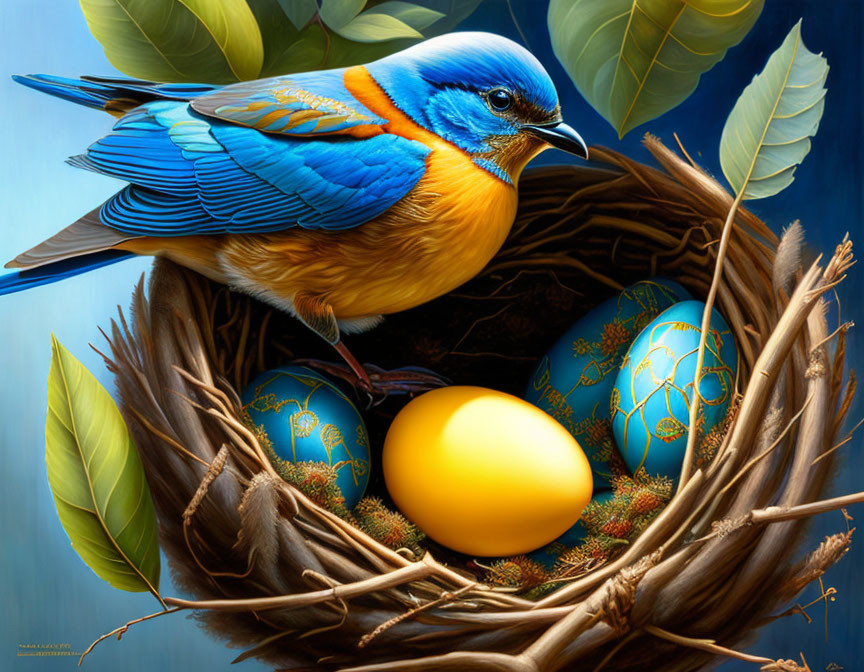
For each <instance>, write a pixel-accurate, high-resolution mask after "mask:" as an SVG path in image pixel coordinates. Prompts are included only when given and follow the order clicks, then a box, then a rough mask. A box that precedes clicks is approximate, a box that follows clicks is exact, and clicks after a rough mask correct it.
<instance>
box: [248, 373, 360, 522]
mask: <svg viewBox="0 0 864 672" xmlns="http://www.w3.org/2000/svg"><path fill="white" fill-rule="evenodd" d="M242 402H243V409H244V410H245V411H246V413H248V414H249V417H250V419H251V420H252V422H253V423H255V424H256V425H261V426H262V427H263V428H264V431H265V432H266V433H267V438H268V439H269V440H270V443H271V444H272V447H273V452H274V453H275V456H276V459H278V460H285V461H290V462H325V463H327V464H329V465H331V466H336V467H337V470H338V471H337V474H338V476H337V479H336V484H337V485H338V486H339V488H340V490H341V491H342V496H343V497H345V506H347V507H348V508H352V507H353V506H354V505H355V504H356V503H357V502H358V501H360V499H361V498H362V497H363V493H364V491H365V490H366V485H367V483H368V481H369V435H368V433H367V432H366V425H365V423H364V422H363V418H362V417H361V416H360V413H359V412H358V411H357V408H356V407H355V406H354V404H352V403H351V400H350V399H348V397H347V396H345V394H344V393H343V392H342V391H341V390H340V389H339V388H338V387H336V386H335V385H334V384H333V383H332V382H330V381H329V380H327V378H325V377H324V376H322V375H320V374H318V373H316V372H315V371H312V370H311V369H307V368H306V367H302V366H282V367H279V368H277V369H273V370H271V371H267V372H265V373H262V374H261V375H260V376H258V377H257V378H255V380H253V381H252V382H251V383H250V384H249V385H248V386H247V387H246V389H245V390H244V391H243V394H242Z"/></svg>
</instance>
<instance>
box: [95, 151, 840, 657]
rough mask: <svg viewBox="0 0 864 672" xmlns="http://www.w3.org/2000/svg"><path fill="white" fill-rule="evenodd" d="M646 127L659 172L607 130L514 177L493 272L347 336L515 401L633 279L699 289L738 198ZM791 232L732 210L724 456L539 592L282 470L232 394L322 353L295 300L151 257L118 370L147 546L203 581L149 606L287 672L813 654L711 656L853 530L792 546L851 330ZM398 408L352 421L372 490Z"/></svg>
mask: <svg viewBox="0 0 864 672" xmlns="http://www.w3.org/2000/svg"><path fill="white" fill-rule="evenodd" d="M646 145H647V146H648V148H649V149H650V150H651V152H652V153H653V154H654V156H655V158H656V159H657V160H658V162H659V163H660V164H661V166H662V168H663V170H658V169H655V168H652V167H648V166H645V165H642V164H639V163H636V162H634V161H631V160H629V159H627V158H625V157H623V156H621V155H620V154H617V153H615V152H612V151H610V150H606V149H600V148H598V149H594V150H592V158H593V159H595V160H596V161H597V162H599V163H603V164H607V166H608V167H607V168H605V169H602V170H601V169H592V168H584V167H558V168H540V169H536V170H533V171H528V172H527V173H526V174H525V175H524V176H523V179H522V183H521V185H520V202H521V205H520V209H519V214H518V217H517V220H516V224H515V226H514V229H513V231H512V234H511V235H510V237H509V239H508V240H507V242H506V243H505V245H504V247H503V249H502V250H501V251H500V252H499V254H498V255H497V256H496V257H495V259H494V260H493V261H492V262H491V263H490V265H489V266H488V268H487V269H486V270H485V271H484V272H483V273H482V274H481V275H480V276H479V277H477V278H475V279H474V280H472V281H471V282H469V283H468V284H466V285H465V286H463V287H460V288H459V289H457V290H456V291H454V292H453V293H451V294H450V295H447V296H444V297H442V298H440V299H437V300H435V301H433V302H431V303H429V304H427V305H424V306H421V307H419V308H416V309H414V310H411V311H408V312H405V313H402V314H400V315H395V316H392V317H390V318H388V319H387V321H386V322H385V323H384V324H383V325H382V326H380V327H379V328H377V329H376V330H374V331H372V332H369V333H368V334H364V335H357V336H352V337H351V338H350V344H351V347H352V349H353V350H354V351H355V354H356V355H358V356H359V358H360V359H361V361H367V362H371V363H374V364H375V365H378V366H381V367H384V368H392V367H398V366H404V365H416V366H423V367H426V368H429V369H433V370H435V371H436V372H438V373H440V374H443V375H445V376H447V377H449V378H450V379H451V380H453V381H454V382H455V383H458V384H475V385H483V386H486V387H492V388H496V389H500V390H505V391H509V392H513V393H515V394H520V393H521V392H522V390H523V389H524V385H525V383H526V381H527V380H528V378H529V376H530V373H531V371H532V369H533V367H534V366H535V364H536V361H537V358H538V357H539V356H541V355H542V354H543V353H544V352H545V351H546V350H547V349H548V348H549V346H550V345H551V344H552V343H553V342H554V341H555V340H556V339H557V336H558V335H559V334H560V333H562V332H563V331H564V330H565V329H566V328H567V327H569V326H570V325H571V324H572V322H573V321H574V319H575V318H576V317H577V316H578V315H580V314H581V313H582V312H584V311H585V310H587V309H589V308H591V307H592V306H594V305H597V304H598V303H599V302H600V301H601V300H603V299H605V298H606V297H608V296H611V295H613V294H615V293H617V292H618V291H620V290H621V289H622V288H623V287H625V286H627V285H628V284H631V283H632V282H635V281H637V280H641V279H645V278H648V277H651V276H654V275H660V276H664V277H668V278H672V279H674V280H676V281H677V282H679V283H681V284H682V285H684V286H685V287H686V288H687V289H688V290H690V292H691V293H692V294H693V296H695V297H700V298H704V297H705V296H706V295H707V293H708V291H709V287H710V285H711V277H712V273H713V268H714V260H715V255H716V252H715V250H716V248H717V246H716V242H717V240H718V238H719V237H720V234H721V231H722V229H723V222H724V219H725V218H726V215H727V213H728V211H729V208H730V205H731V203H732V198H731V197H730V196H729V194H727V193H726V192H725V191H724V190H723V189H722V188H721V187H720V186H719V185H718V184H717V183H716V182H715V181H714V180H713V179H711V178H710V177H708V176H706V175H705V174H704V173H703V172H701V171H700V170H699V169H698V168H696V167H694V166H693V165H691V164H690V163H687V162H685V161H684V160H682V159H680V158H679V157H678V156H677V155H676V154H674V153H673V152H671V151H670V150H668V149H667V148H665V147H664V146H663V145H661V144H660V143H659V141H657V140H655V139H652V138H650V137H649V138H647V139H646ZM801 248H802V240H801V232H800V228H798V227H791V228H790V230H789V231H788V232H787V234H786V235H785V236H784V238H783V239H782V240H778V239H777V238H776V237H775V236H774V234H772V233H771V231H770V230H769V229H768V228H767V227H766V226H765V225H764V224H763V223H762V222H761V221H760V220H759V219H758V218H757V217H755V216H754V215H752V214H751V213H749V212H747V211H745V210H741V211H739V214H738V216H737V219H736V221H735V225H734V228H733V229H732V233H731V238H730V243H729V248H728V256H727V258H726V260H725V265H724V267H723V275H722V281H721V282H720V284H719V287H718V292H717V306H718V307H719V309H720V311H721V312H722V313H723V314H724V315H725V317H726V319H727V321H728V323H729V324H730V325H731V326H732V329H733V330H734V332H735V336H736V340H737V344H738V346H739V349H740V352H741V365H740V367H739V376H738V381H737V390H736V396H737V401H738V403H737V404H736V406H735V408H736V411H735V412H734V415H733V417H732V418H731V422H728V423H727V425H726V428H725V433H724V434H723V436H721V437H719V439H720V441H719V443H718V445H717V446H716V448H717V449H716V451H715V453H716V454H715V455H714V457H713V459H712V460H711V461H710V462H708V463H705V464H702V465H698V464H696V465H694V466H693V468H692V470H691V472H690V474H689V477H688V478H686V480H685V479H682V483H681V485H680V487H679V489H678V491H677V492H676V493H675V495H674V497H673V498H672V499H671V501H670V502H669V503H668V505H667V506H666V507H665V509H664V510H663V511H662V513H661V514H660V515H659V516H657V517H656V518H655V519H654V520H653V522H652V523H651V524H650V525H649V526H648V527H647V528H646V529H645V530H644V531H643V532H642V533H641V535H639V536H638V538H636V539H635V540H633V541H631V543H629V544H627V545H625V546H622V551H621V552H620V553H619V554H618V555H617V557H613V558H610V559H609V560H608V561H607V562H605V564H601V565H599V566H596V567H594V568H593V569H592V570H591V571H586V572H583V573H581V574H577V575H575V576H573V577H570V578H569V579H568V580H567V581H563V582H560V583H558V584H556V585H555V586H553V588H554V590H548V591H546V592H545V594H543V595H541V596H540V597H536V596H526V595H525V594H523V593H520V592H519V591H515V590H512V589H511V590H505V589H502V588H500V587H496V586H493V585H490V584H489V583H487V582H484V580H483V577H482V575H481V574H478V572H477V571H473V570H474V569H476V565H472V563H471V562H470V560H471V559H470V558H465V557H463V556H458V555H457V554H454V553H452V552H448V551H447V550H446V549H442V548H439V547H436V546H435V545H434V544H431V543H430V544H427V545H426V547H425V548H426V549H427V550H426V552H425V553H419V552H416V550H415V552H412V551H410V550H408V549H405V548H402V549H398V548H397V549H393V548H390V547H388V546H385V545H384V544H382V543H379V542H378V541H376V540H375V539H373V538H372V537H371V536H369V535H367V534H366V533H365V532H363V531H362V530H361V529H358V527H356V526H355V525H353V524H352V523H351V522H350V521H349V520H346V519H345V517H340V516H339V515H336V514H334V513H333V512H332V511H331V510H328V508H326V507H325V506H323V505H321V503H320V501H319V500H317V499H316V498H315V497H314V496H313V495H310V494H309V491H308V489H307V490H304V489H302V488H299V487H296V486H295V485H292V484H291V483H289V482H286V481H285V480H283V479H282V478H280V477H279V475H278V474H277V472H276V471H275V470H274V467H273V466H272V465H271V462H270V460H268V458H267V454H266V446H265V445H263V444H264V443H265V442H263V441H262V440H261V436H260V435H259V434H256V433H255V432H254V431H251V430H250V428H249V426H248V425H247V424H246V423H245V422H244V418H243V414H242V409H241V406H240V402H239V391H240V390H242V389H243V387H244V386H245V385H246V384H247V382H248V381H249V380H250V378H251V377H253V376H254V375H255V374H256V373H257V372H259V371H261V370H265V369H267V368H272V367H273V366H275V365H278V364H281V363H284V362H287V361H292V360H294V359H297V358H309V357H315V358H329V359H332V358H333V355H332V353H330V352H328V350H327V348H326V344H324V343H323V342H321V341H320V340H319V339H317V338H316V337H314V336H313V335H310V334H309V333H307V331H306V330H305V329H304V327H302V325H300V324H299V323H297V322H295V321H293V320H292V318H290V317H288V316H285V315H282V314H281V313H278V312H276V311H273V310H271V309H270V308H268V307H267V306H265V305H263V304H261V303H259V302H257V301H255V300H254V299H250V298H248V297H246V296H243V295H240V294H235V293H233V292H230V291H228V290H227V289H226V288H224V287H221V286H219V285H216V284H213V283H211V282H210V281H208V280H206V279H204V278H202V277H201V276H199V275H196V274H194V273H192V272H190V271H187V270H185V269H182V268H180V267H178V266H176V265H173V264H171V263H169V262H166V261H157V262H156V265H155V268H154V271H153V273H152V276H151V279H150V285H149V298H148V296H147V295H148V292H145V290H144V287H143V283H142V285H140V286H139V287H138V289H137V291H136V292H135V295H134V298H133V306H132V319H130V320H129V323H128V324H127V322H126V321H124V320H123V319H122V316H121V319H120V321H119V322H118V323H117V324H114V325H113V333H112V334H111V337H110V342H111V352H112V354H111V356H110V359H109V366H110V368H111V369H112V371H113V372H114V373H115V374H116V377H117V385H118V389H119V393H120V396H121V400H122V410H123V413H124V416H125V418H126V421H127V423H128V425H129V427H130V429H131V431H132V434H133V436H134V438H135V440H136V444H137V447H138V450H139V451H140V453H141V457H142V460H143V463H144V466H145V469H146V472H147V478H148V481H149V484H150V489H151V492H152V494H153V498H154V501H155V504H156V510H157V514H158V519H159V527H160V539H161V543H162V548H163V549H164V551H165V553H166V554H167V556H168V558H169V560H170V563H171V567H172V570H173V572H174V577H175V580H176V582H177V584H178V585H179V586H180V587H181V588H182V589H184V590H186V591H188V592H189V593H191V594H192V595H193V596H194V597H195V600H194V601H191V600H180V599H171V598H166V602H167V603H168V604H169V605H170V606H172V607H173V608H175V609H178V610H181V609H190V610H194V613H195V614H196V615H197V617H198V618H199V619H200V621H201V623H202V624H203V626H204V627H206V628H207V629H208V630H209V631H210V632H212V633H215V634H217V635H218V636H220V637H222V638H224V639H225V640H227V641H228V642H229V643H230V644H231V645H233V646H237V647H243V648H244V649H245V652H244V653H243V654H242V655H241V656H240V658H246V657H253V656H254V657H257V658H259V659H261V660H263V661H266V662H268V663H271V664H273V665H274V666H276V667H278V668H279V669H282V670H349V669H350V670H353V671H358V672H359V671H360V670H363V671H369V672H371V671H372V670H394V671H397V670H398V671H399V672H406V671H409V670H459V671H463V670H475V669H476V670H513V671H517V670H518V671H519V672H540V671H543V672H546V671H551V670H565V669H579V670H592V669H595V668H597V667H598V666H601V665H602V666H603V668H604V669H607V670H619V669H620V670H624V669H651V670H663V671H673V670H675V671H678V670H695V669H698V668H700V667H702V666H703V665H705V664H707V663H708V662H710V661H711V659H712V658H713V657H714V656H716V655H732V656H738V657H743V658H744V659H745V660H750V661H752V662H754V663H758V664H761V665H763V666H764V669H770V670H797V669H805V668H803V667H800V666H799V664H798V663H796V662H794V661H792V660H779V661H775V660H773V659H769V658H761V657H758V656H747V655H744V654H738V653H736V652H735V651H733V650H731V649H729V648H727V647H731V646H734V645H735V643H737V642H740V641H742V640H745V639H747V638H748V637H749V636H750V635H751V633H752V632H753V630H754V629H755V628H758V627H760V626H761V625H764V624H765V623H767V622H768V621H770V620H771V619H772V618H775V617H776V616H777V614H778V610H779V609H780V608H781V607H782V606H783V605H785V604H787V603H788V602H790V600H791V599H792V598H793V597H794V596H795V595H796V594H797V593H798V592H799V591H800V590H801V589H802V588H803V587H804V586H805V585H807V584H808V583H809V582H810V581H812V580H814V579H816V578H818V577H819V576H820V575H821V574H822V573H823V572H824V571H825V569H826V568H827V567H829V566H830V565H831V564H832V563H834V562H835V561H836V560H837V559H838V558H839V557H840V556H841V555H842V554H843V553H844V552H845V550H846V549H847V547H848V544H849V543H850V536H849V534H848V533H842V534H837V535H835V536H834V537H829V538H827V539H826V541H825V542H824V543H823V544H822V545H821V546H820V547H819V548H818V549H817V550H816V551H814V552H813V553H811V554H810V555H809V556H807V557H806V558H804V559H803V560H800V561H799V560H797V559H796V558H793V557H792V556H791V552H792V549H793V547H794V544H795V542H796V541H797V540H798V539H799V537H800V536H801V531H802V528H803V526H804V521H805V519H806V516H808V515H812V514H813V513H816V512H819V511H824V510H829V509H831V508H838V507H839V506H840V505H841V503H842V502H839V501H838V500H833V501H832V500H829V501H828V502H818V501H817V500H818V499H819V495H820V493H821V492H822V491H823V489H824V488H825V486H826V482H827V479H828V477H829V474H830V471H831V468H832V461H833V459H834V455H835V453H834V452H833V451H832V450H831V447H832V446H833V445H834V444H835V440H836V437H837V435H838V431H839V429H840V426H841V423H842V422H843V419H844V416H845V413H846V411H847V409H848V407H849V403H850V399H851V396H852V393H853V392H854V377H851V376H850V378H851V380H849V381H847V382H845V383H844V376H843V368H844V333H845V330H844V329H842V328H840V329H838V330H835V331H834V332H833V333H831V334H829V328H828V326H827V322H826V317H825V315H826V311H825V310H824V309H823V308H824V305H825V303H824V301H823V299H822V298H821V297H822V295H823V294H825V292H827V291H829V290H830V288H831V287H832V286H833V285H835V284H836V283H837V282H838V281H839V280H840V279H842V275H843V272H844V271H845V268H846V267H847V266H848V265H849V264H850V263H851V244H850V243H848V241H843V242H842V243H841V244H840V245H839V246H838V248H837V251H836V253H835V254H834V255H833V257H832V258H831V259H830V260H828V261H827V263H824V262H822V261H820V260H819V259H817V260H816V261H815V262H814V263H812V264H810V265H805V266H804V267H802V266H801V259H802V249H801ZM805 256H806V255H805ZM404 403H405V398H404V397H402V398H399V397H396V398H392V399H389V400H388V401H387V402H385V403H384V404H381V405H380V406H377V407H375V408H374V409H372V410H371V411H369V412H368V413H367V414H366V416H367V424H368V425H369V429H370V436H371V443H372V459H373V478H372V480H371V481H370V490H371V491H372V492H373V493H375V494H378V495H380V496H383V497H386V492H385V490H384V488H383V483H382V481H381V477H380V474H378V475H376V474H375V473H374V472H375V464H374V462H375V459H376V455H379V454H380V453H376V448H378V449H379V450H380V446H381V442H382V439H383V436H384V433H385V431H386V427H387V423H388V422H389V420H390V419H392V417H393V416H394V414H395V413H396V411H398V409H399V408H400V407H401V405H403V404H404ZM715 438H717V437H715ZM378 471H380V470H378ZM803 665H806V663H803Z"/></svg>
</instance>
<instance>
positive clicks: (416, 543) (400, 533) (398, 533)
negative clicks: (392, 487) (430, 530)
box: [352, 497, 426, 556]
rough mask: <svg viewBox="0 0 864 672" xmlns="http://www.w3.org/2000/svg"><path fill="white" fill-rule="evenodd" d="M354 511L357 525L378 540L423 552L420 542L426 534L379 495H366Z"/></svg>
mask: <svg viewBox="0 0 864 672" xmlns="http://www.w3.org/2000/svg"><path fill="white" fill-rule="evenodd" d="M352 513H353V515H354V519H355V521H356V524H357V526H358V527H359V528H360V529H361V530H363V531H364V532H365V533H366V534H368V535H369V536H370V537H372V538H373V539H375V540H376V541H378V542H380V543H382V544H384V545H385V546H389V547H390V548H393V549H397V548H408V549H410V550H411V551H412V552H413V553H414V554H415V555H417V556H419V555H421V554H422V552H423V551H422V547H421V546H420V543H421V542H422V541H423V540H424V539H425V538H426V535H425V534H423V532H421V531H420V528H419V527H417V526H416V525H414V524H413V523H411V522H410V521H409V520H408V519H407V518H405V516H403V515H402V514H401V513H397V512H395V511H391V510H390V509H388V508H387V507H386V506H385V505H384V502H382V501H381V500H380V499H378V498H377V497H364V498H363V499H361V500H360V501H359V502H357V506H355V507H354V511H353V512H352Z"/></svg>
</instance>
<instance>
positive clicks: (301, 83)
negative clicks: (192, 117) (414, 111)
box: [191, 70, 387, 137]
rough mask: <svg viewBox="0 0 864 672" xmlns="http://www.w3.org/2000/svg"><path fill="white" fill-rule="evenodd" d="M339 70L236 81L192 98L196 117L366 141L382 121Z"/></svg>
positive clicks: (379, 130) (293, 133) (284, 132)
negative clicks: (341, 135)
mask: <svg viewBox="0 0 864 672" xmlns="http://www.w3.org/2000/svg"><path fill="white" fill-rule="evenodd" d="M343 72H344V70H326V71H323V72H305V73H300V74H297V75H288V76H284V77H272V78H270V79H259V80H256V81H252V82H240V83H238V84H231V85H230V86H225V87H222V88H220V89H217V90H215V91H213V92H211V93H205V94H204V95H201V96H197V97H195V98H194V99H193V100H192V101H191V105H192V109H193V110H195V111H196V112H199V113H201V114H204V115H207V116H210V117H216V118H217V119H221V120H223V121H230V122H232V123H235V124H240V125H241V126H248V127H249V128H254V129H256V130H259V131H264V132H265V133H278V134H281V135H289V136H304V135H323V134H343V135H350V136H354V137H369V136H371V135H378V134H380V133H382V132H383V129H382V128H381V127H382V126H383V125H384V124H386V123H387V120H386V119H382V118H381V117H378V116H377V115H375V114H373V113H372V112H370V111H369V110H368V109H367V108H366V107H364V106H363V105H362V104H361V103H360V102H359V101H357V100H356V99H355V98H354V96H352V95H351V93H350V92H349V91H348V89H346V88H345V85H344V84H343V82H342V75H343Z"/></svg>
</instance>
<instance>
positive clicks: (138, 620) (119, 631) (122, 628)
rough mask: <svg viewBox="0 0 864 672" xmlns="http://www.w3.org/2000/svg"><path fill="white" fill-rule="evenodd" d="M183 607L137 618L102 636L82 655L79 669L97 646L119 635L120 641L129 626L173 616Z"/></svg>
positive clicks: (79, 660)
mask: <svg viewBox="0 0 864 672" xmlns="http://www.w3.org/2000/svg"><path fill="white" fill-rule="evenodd" d="M181 608H182V607H175V608H174V609H165V610H164V611H157V612H156V613H155V614H148V615H147V616H142V617H141V618H136V619H135V620H134V621H129V622H128V623H127V624H126V625H121V626H120V627H119V628H115V629H114V630H112V631H111V632H109V633H107V634H105V635H102V636H101V637H100V638H99V639H97V640H96V641H95V642H93V643H92V644H91V645H90V646H88V647H87V650H86V651H85V652H84V653H82V654H81V657H80V658H79V659H78V667H81V664H82V663H83V662H84V656H86V655H87V654H88V653H90V652H91V651H92V650H93V649H94V648H96V645H97V644H98V643H99V642H101V641H104V640H106V639H108V638H109V637H113V636H114V635H117V639H118V641H119V639H120V638H121V637H122V636H123V635H125V634H126V631H127V630H128V629H129V626H132V625H135V624H136V623H141V622H143V621H148V620H150V619H151V618H156V617H157V616H163V615H165V614H173V613H174V612H177V611H180V610H181Z"/></svg>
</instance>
